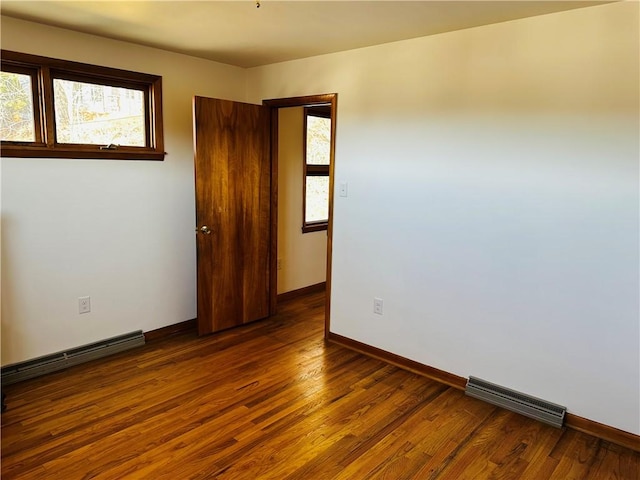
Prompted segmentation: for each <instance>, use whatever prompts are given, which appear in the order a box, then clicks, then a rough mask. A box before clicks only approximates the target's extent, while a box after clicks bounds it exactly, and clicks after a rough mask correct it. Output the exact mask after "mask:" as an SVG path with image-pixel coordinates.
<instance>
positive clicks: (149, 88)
mask: <svg viewBox="0 0 640 480" xmlns="http://www.w3.org/2000/svg"><path fill="white" fill-rule="evenodd" d="M1 64H2V71H7V72H12V73H28V74H29V75H32V85H33V95H34V102H33V104H34V117H35V118H34V122H35V125H36V141H35V142H8V141H3V142H2V144H1V147H2V156H3V157H40V158H94V159H114V160H163V159H164V156H165V152H164V136H163V126H162V77H160V76H157V75H149V74H145V73H137V72H130V71H127V70H120V69H115V68H108V67H100V66H96V65H89V64H85V63H78V62H70V61H66V60H57V59H53V58H48V57H41V56H37V55H28V54H24V53H19V52H12V51H8V50H2V52H1ZM54 78H60V79H64V80H74V81H81V82H89V83H95V84H100V85H109V86H115V87H124V88H128V89H134V90H140V91H142V92H144V99H145V127H146V128H145V131H146V139H145V143H146V145H145V146H144V147H133V146H117V147H115V148H114V147H113V146H112V147H111V148H107V147H109V146H107V145H89V144H68V143H57V142H56V138H55V130H56V129H55V112H54V103H53V79H54Z"/></svg>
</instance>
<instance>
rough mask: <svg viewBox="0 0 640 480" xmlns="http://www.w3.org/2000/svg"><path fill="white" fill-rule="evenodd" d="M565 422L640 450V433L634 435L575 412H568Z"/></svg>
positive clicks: (574, 427) (569, 426) (584, 431)
mask: <svg viewBox="0 0 640 480" xmlns="http://www.w3.org/2000/svg"><path fill="white" fill-rule="evenodd" d="M564 424H565V426H566V427H568V428H571V429H572V430H577V431H578V432H582V433H588V434H589V435H593V436H594V437H598V438H601V439H602V440H606V441H608V442H611V443H615V444H616V445H620V446H622V447H627V448H630V449H631V450H635V451H636V452H640V435H634V434H633V433H629V432H625V431H624V430H619V429H617V428H614V427H610V426H609V425H604V424H602V423H598V422H595V421H593V420H589V419H588V418H583V417H579V416H578V415H574V414H573V413H567V414H566V415H565V417H564Z"/></svg>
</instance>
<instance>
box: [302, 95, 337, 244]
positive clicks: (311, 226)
mask: <svg viewBox="0 0 640 480" xmlns="http://www.w3.org/2000/svg"><path fill="white" fill-rule="evenodd" d="M330 162H331V107H330V106H317V107H306V108H305V109H304V168H303V172H304V178H303V182H302V186H303V195H302V198H303V224H302V231H303V233H307V232H316V231H319V230H326V229H327V224H328V220H329V167H330Z"/></svg>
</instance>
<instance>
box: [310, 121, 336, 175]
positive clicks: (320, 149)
mask: <svg viewBox="0 0 640 480" xmlns="http://www.w3.org/2000/svg"><path fill="white" fill-rule="evenodd" d="M330 146H331V119H329V118H323V117H315V116H313V115H307V164H309V165H329V159H330V156H329V151H330Z"/></svg>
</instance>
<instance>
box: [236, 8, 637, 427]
mask: <svg viewBox="0 0 640 480" xmlns="http://www.w3.org/2000/svg"><path fill="white" fill-rule="evenodd" d="M638 13H639V12H638V3H637V2H633V3H617V4H610V5H605V6H597V7H589V8H584V9H579V10H573V11H569V12H564V13H558V14H552V15H546V16H540V17H534V18H529V19H523V20H517V21H512V22H507V23H502V24H496V25H490V26H485V27H480V28H474V29H469V30H463V31H457V32H452V33H447V34H442V35H436V36H432V37H425V38H420V39H415V40H409V41H403V42H397V43H392V44H386V45H381V46H377V47H371V48H365V49H360V50H354V51H349V52H342V53H337V54H331V55H325V56H320V57H315V58H311V59H305V60H299V61H293V62H287V63H281V64H276V65H270V66H266V67H260V68H255V69H252V70H250V72H249V81H248V85H249V88H250V90H249V99H250V100H253V101H259V100H260V99H262V98H277V97H288V96H297V95H308V94H316V93H327V92H338V112H337V117H338V121H337V134H336V148H337V151H336V172H335V173H336V185H337V184H338V183H339V182H341V181H347V182H349V197H348V198H341V197H339V196H335V211H334V237H333V277H332V302H331V331H333V332H335V333H337V334H340V335H344V336H346V337H349V338H353V339H355V340H358V341H360V342H364V343H367V344H370V345H373V346H376V347H379V348H382V349H384V350H387V351H390V352H394V353H396V354H399V355H402V356H404V357H407V358H410V359H413V360H416V361H419V362H421V363H424V364H427V365H431V366H434V367H436V368H440V369H442V370H446V371H449V372H452V373H455V374H457V375H460V376H463V377H467V376H469V375H475V376H478V377H481V378H485V379H487V380H489V381H493V382H496V383H499V384H502V385H505V386H508V387H511V388H515V389H517V390H520V391H524V392H527V393H530V394H532V395H535V396H539V397H542V398H545V399H548V400H550V401H553V402H557V403H560V404H564V405H566V406H567V407H568V408H569V411H570V412H572V413H575V414H577V415H580V416H583V417H586V418H589V419H591V420H595V421H598V422H601V423H604V424H607V425H611V426H613V427H616V428H620V429H623V430H626V431H629V432H632V433H636V434H638V433H640V408H639V405H640V354H639V352H640V324H639V312H638V305H639V293H638V290H639V285H638V273H639V272H638V263H639V259H638V240H639V238H638V214H639V209H638V200H639V197H638V157H639V145H638V132H639V127H640V125H639V120H638V118H639V111H638V82H639V75H638V62H639V60H638V59H639V52H638V49H639V46H638V45H639V41H638V40H639V38H638ZM283 79H286V81H283ZM374 296H377V297H381V298H383V299H384V315H383V316H378V315H374V314H373V313H372V310H373V297H374Z"/></svg>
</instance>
